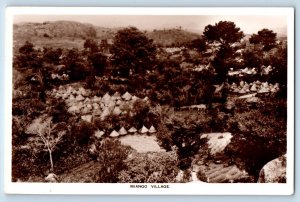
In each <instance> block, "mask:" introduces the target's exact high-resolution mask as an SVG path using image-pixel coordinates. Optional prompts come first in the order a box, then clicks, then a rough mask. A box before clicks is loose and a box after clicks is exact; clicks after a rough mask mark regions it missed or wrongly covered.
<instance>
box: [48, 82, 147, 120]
mask: <svg viewBox="0 0 300 202" xmlns="http://www.w3.org/2000/svg"><path fill="white" fill-rule="evenodd" d="M52 94H53V95H54V96H55V97H56V98H62V99H64V100H65V102H66V105H67V107H68V112H70V113H72V114H77V115H81V118H82V119H83V120H85V121H88V122H91V121H92V118H93V117H100V118H101V120H105V118H106V117H107V116H109V115H117V116H119V115H122V114H125V113H128V111H129V112H130V110H132V109H133V104H134V102H136V101H137V100H141V101H144V102H149V99H148V97H145V98H143V99H141V98H139V97H137V96H134V95H131V94H130V93H129V92H126V93H124V94H123V95H121V94H120V93H119V92H115V93H114V94H113V95H112V96H111V95H109V94H108V93H106V94H105V95H104V96H102V97H101V96H93V97H91V91H90V90H86V89H84V88H82V87H80V88H78V89H76V88H74V87H72V86H68V87H63V86H61V87H59V88H58V89H53V91H52Z"/></svg>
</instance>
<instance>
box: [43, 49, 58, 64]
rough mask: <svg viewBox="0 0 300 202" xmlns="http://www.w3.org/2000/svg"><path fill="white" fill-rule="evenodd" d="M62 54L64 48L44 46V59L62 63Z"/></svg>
mask: <svg viewBox="0 0 300 202" xmlns="http://www.w3.org/2000/svg"><path fill="white" fill-rule="evenodd" d="M61 55H62V49H61V48H58V49H52V48H46V47H44V55H43V59H44V61H46V62H48V63H50V64H54V65H58V64H59V63H60V56H61Z"/></svg>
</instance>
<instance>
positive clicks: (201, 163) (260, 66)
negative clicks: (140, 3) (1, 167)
mask: <svg viewBox="0 0 300 202" xmlns="http://www.w3.org/2000/svg"><path fill="white" fill-rule="evenodd" d="M6 11H7V13H6V17H7V18H6V21H7V26H6V28H7V30H6V33H7V35H6V47H7V49H6V52H7V53H6V58H5V59H6V65H7V66H6V68H8V69H10V70H8V71H7V72H8V74H10V75H6V76H7V77H8V78H7V82H6V84H7V89H8V90H7V91H8V93H7V95H8V96H7V97H6V98H7V117H8V120H6V122H7V125H8V126H7V130H6V132H7V133H6V134H5V138H6V150H5V151H6V153H5V157H6V163H7V165H6V170H5V172H6V174H5V177H6V182H7V184H6V185H7V186H6V190H7V192H8V193H36V194H38V193H60V194H64V193H72V194H80V193H88V194H89V193H93V194H112V193H114V191H113V189H114V187H117V189H115V192H116V194H218V193H221V194H227V193H228V194H240V193H244V194H245V193H249V194H251V193H254V192H255V191H256V192H257V193H259V194H270V193H273V194H284V193H286V194H289V193H292V192H293V191H292V190H293V181H294V176H293V169H294V167H293V165H294V124H293V123H294V115H293V114H294V104H293V103H294V75H293V74H294V60H293V57H294V55H293V54H294V24H293V23H294V22H293V21H294V16H293V12H294V10H293V9H292V8H46V7H45V8H34V7H33V8H26V7H24V8H21V7H20V8H7V10H6ZM77 185H78V186H77ZM79 185H80V186H79ZM14 187H15V189H14ZM26 187H27V188H26ZM33 187H36V189H33ZM72 187H74V189H72ZM223 187H224V189H223ZM252 187H253V190H251V188H252ZM262 187H263V189H262ZM39 189H41V190H40V192H39V191H38V190H39ZM65 189H66V191H64V190H65ZM249 189H250V190H249ZM117 190H120V191H117ZM205 190H206V191H205ZM225 190H227V191H228V192H225ZM239 190H240V192H239ZM277 190H279V191H278V192H277ZM252 191H253V192H252ZM264 191H266V192H264Z"/></svg>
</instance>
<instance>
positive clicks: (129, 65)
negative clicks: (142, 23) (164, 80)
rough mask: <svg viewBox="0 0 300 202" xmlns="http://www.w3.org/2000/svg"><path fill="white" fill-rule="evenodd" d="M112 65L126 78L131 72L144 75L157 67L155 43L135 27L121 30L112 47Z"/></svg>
mask: <svg viewBox="0 0 300 202" xmlns="http://www.w3.org/2000/svg"><path fill="white" fill-rule="evenodd" d="M111 53H112V54H113V55H112V64H113V65H114V66H115V68H116V69H118V70H119V71H120V73H121V74H123V75H124V76H128V75H129V72H130V71H132V72H133V73H144V72H146V70H149V69H151V68H152V67H153V66H154V65H155V60H156V47H155V46H154V44H153V41H152V40H150V39H148V38H147V37H146V35H145V34H144V33H143V32H141V31H139V30H138V29H137V28H135V27H129V28H125V29H122V30H119V31H118V32H117V34H116V35H115V38H114V44H113V45H112V47H111Z"/></svg>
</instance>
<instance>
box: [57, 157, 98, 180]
mask: <svg viewBox="0 0 300 202" xmlns="http://www.w3.org/2000/svg"><path fill="white" fill-rule="evenodd" d="M100 168H101V165H100V164H99V163H98V162H95V161H90V162H88V163H85V164H82V165H80V166H78V167H76V168H73V169H71V170H69V171H67V172H65V173H63V174H61V175H59V180H60V182H63V183H70V182H75V183H84V182H85V183H86V182H94V179H93V177H94V176H95V175H97V172H99V170H100Z"/></svg>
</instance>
